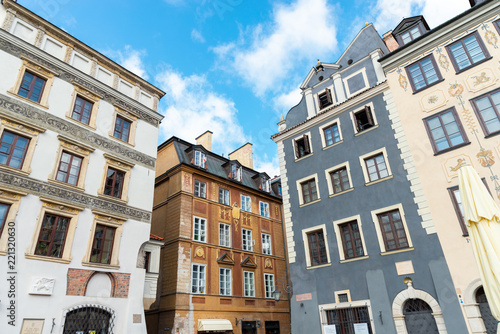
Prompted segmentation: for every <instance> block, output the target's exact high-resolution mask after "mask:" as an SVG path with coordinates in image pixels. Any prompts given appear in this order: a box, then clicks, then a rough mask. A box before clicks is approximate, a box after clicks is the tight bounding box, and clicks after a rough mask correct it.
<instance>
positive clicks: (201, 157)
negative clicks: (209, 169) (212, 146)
mask: <svg viewBox="0 0 500 334" xmlns="http://www.w3.org/2000/svg"><path fill="white" fill-rule="evenodd" d="M206 163H207V157H206V155H205V153H203V152H200V151H194V164H195V165H196V166H198V167H201V168H206Z"/></svg>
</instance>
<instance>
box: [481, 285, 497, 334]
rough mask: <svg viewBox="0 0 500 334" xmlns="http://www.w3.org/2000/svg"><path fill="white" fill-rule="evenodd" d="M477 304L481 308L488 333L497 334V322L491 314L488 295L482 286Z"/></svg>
mask: <svg viewBox="0 0 500 334" xmlns="http://www.w3.org/2000/svg"><path fill="white" fill-rule="evenodd" d="M476 303H477V304H478V306H479V311H480V312H481V318H483V322H484V327H485V328H486V332H487V333H488V334H490V333H491V334H495V333H496V332H497V321H496V320H495V318H494V317H493V315H492V314H491V310H490V306H489V305H488V300H487V299H486V294H485V293H484V289H483V287H482V286H481V287H480V288H479V289H477V291H476Z"/></svg>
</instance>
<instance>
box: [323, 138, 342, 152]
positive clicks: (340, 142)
mask: <svg viewBox="0 0 500 334" xmlns="http://www.w3.org/2000/svg"><path fill="white" fill-rule="evenodd" d="M343 142H344V139H341V140H339V141H338V142H336V143H333V144H331V145H328V146H325V147H323V150H327V149H329V148H330V147H334V146H337V145H339V144H342V143H343Z"/></svg>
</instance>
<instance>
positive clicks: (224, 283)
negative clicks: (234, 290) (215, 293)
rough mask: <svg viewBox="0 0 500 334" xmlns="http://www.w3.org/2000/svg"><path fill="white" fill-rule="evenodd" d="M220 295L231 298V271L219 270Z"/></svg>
mask: <svg viewBox="0 0 500 334" xmlns="http://www.w3.org/2000/svg"><path fill="white" fill-rule="evenodd" d="M219 294H220V295H221V296H231V269H227V268H219Z"/></svg>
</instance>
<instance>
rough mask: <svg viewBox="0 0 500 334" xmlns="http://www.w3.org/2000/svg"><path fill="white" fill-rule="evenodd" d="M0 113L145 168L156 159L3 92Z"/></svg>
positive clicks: (151, 166) (151, 164)
mask: <svg viewBox="0 0 500 334" xmlns="http://www.w3.org/2000/svg"><path fill="white" fill-rule="evenodd" d="M0 114H6V115H7V116H9V117H10V118H13V119H20V120H21V121H24V122H27V123H31V124H34V125H36V126H38V127H42V128H45V129H49V130H52V131H55V132H57V133H59V134H61V135H64V136H66V137H68V138H70V139H72V140H75V141H77V142H80V143H82V144H85V145H87V146H90V147H96V148H99V149H100V150H102V151H104V152H107V153H110V154H113V155H117V156H119V157H121V158H122V159H123V160H126V161H134V162H136V163H137V164H140V165H142V166H144V167H146V168H149V169H154V167H155V163H156V159H155V158H153V157H150V156H148V155H146V154H144V153H141V152H139V151H136V150H134V149H132V148H130V147H127V146H126V145H123V144H120V143H118V142H115V141H114V140H113V139H111V138H106V137H103V136H100V135H98V134H96V133H95V132H93V131H91V130H88V129H85V128H83V127H81V126H79V125H76V124H74V123H72V122H70V121H67V120H65V119H62V118H60V117H57V116H54V115H52V114H51V113H48V112H46V111H43V110H41V109H38V108H35V107H33V106H30V105H28V104H26V103H24V102H21V101H18V100H16V99H14V98H11V97H9V96H6V95H3V94H0Z"/></svg>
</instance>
